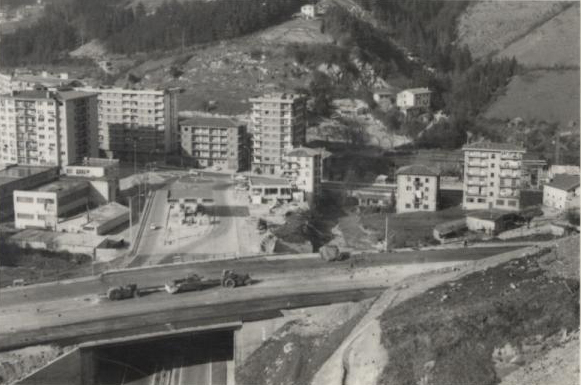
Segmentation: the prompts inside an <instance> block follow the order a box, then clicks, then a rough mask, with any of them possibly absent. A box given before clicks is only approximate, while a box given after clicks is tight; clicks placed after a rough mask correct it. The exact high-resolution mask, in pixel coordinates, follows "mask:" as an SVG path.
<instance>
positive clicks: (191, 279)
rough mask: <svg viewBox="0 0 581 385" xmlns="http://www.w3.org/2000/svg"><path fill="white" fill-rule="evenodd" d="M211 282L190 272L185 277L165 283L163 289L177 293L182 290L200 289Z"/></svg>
mask: <svg viewBox="0 0 581 385" xmlns="http://www.w3.org/2000/svg"><path fill="white" fill-rule="evenodd" d="M212 284H213V282H212V281H208V280H204V279H202V277H200V276H199V275H197V274H191V275H188V276H187V277H186V278H181V279H174V280H173V281H171V282H168V283H166V284H165V291H167V292H168V293H169V294H177V293H182V292H184V291H194V290H202V289H204V288H206V287H208V286H210V285H212Z"/></svg>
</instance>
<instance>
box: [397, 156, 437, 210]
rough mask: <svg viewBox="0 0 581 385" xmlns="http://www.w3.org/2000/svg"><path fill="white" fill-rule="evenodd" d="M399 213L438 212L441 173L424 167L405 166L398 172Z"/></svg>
mask: <svg viewBox="0 0 581 385" xmlns="http://www.w3.org/2000/svg"><path fill="white" fill-rule="evenodd" d="M396 175H397V193H396V211H397V213H409V212H417V211H436V210H437V209H438V193H439V190H440V173H439V172H438V171H435V170H432V169H431V168H429V167H426V166H423V165H410V166H404V167H401V168H400V169H398V170H397V172H396Z"/></svg>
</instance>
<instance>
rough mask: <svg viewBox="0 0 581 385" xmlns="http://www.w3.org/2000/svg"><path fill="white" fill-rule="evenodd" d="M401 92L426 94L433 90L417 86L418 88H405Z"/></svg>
mask: <svg viewBox="0 0 581 385" xmlns="http://www.w3.org/2000/svg"><path fill="white" fill-rule="evenodd" d="M401 92H411V93H412V94H425V93H431V92H432V91H430V89H429V88H426V87H416V88H408V89H405V90H403V91H401Z"/></svg>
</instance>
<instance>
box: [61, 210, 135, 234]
mask: <svg viewBox="0 0 581 385" xmlns="http://www.w3.org/2000/svg"><path fill="white" fill-rule="evenodd" d="M128 222H129V208H128V207H125V206H123V205H120V204H119V203H117V202H111V203H109V204H106V205H103V206H99V207H97V208H95V209H93V210H89V211H87V212H84V213H81V214H79V215H77V216H76V217H74V218H69V219H68V220H66V221H63V222H60V223H58V225H57V230H58V231H61V232H68V233H84V234H94V235H105V234H107V233H109V232H111V231H112V230H114V229H117V228H119V227H120V226H122V225H124V224H126V223H128Z"/></svg>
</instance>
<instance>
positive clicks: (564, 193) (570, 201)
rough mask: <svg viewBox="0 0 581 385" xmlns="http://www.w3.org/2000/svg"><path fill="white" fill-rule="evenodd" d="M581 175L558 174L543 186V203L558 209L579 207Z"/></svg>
mask: <svg viewBox="0 0 581 385" xmlns="http://www.w3.org/2000/svg"><path fill="white" fill-rule="evenodd" d="M579 186H580V179H579V175H567V174H556V175H555V176H554V178H553V181H552V182H551V183H548V184H546V185H544V186H543V204H544V205H545V206H547V207H552V208H554V209H557V210H561V211H564V210H568V209H571V208H575V207H579V192H580V188H579Z"/></svg>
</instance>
